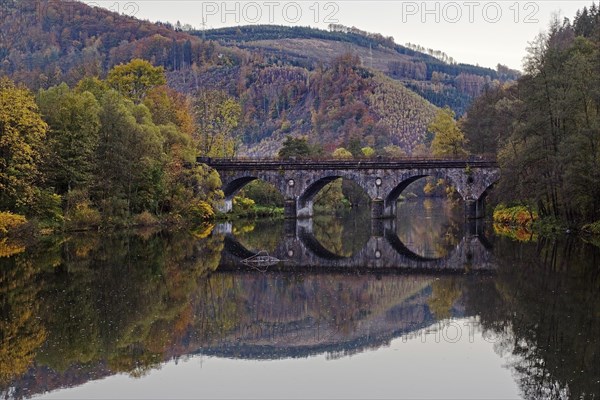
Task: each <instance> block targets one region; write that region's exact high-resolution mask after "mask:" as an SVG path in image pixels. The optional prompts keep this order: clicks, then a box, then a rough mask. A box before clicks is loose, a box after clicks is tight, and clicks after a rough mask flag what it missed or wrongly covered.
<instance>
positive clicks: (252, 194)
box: [240, 180, 283, 206]
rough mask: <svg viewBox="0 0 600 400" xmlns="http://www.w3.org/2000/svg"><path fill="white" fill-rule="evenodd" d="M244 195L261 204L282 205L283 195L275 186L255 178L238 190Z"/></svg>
mask: <svg viewBox="0 0 600 400" xmlns="http://www.w3.org/2000/svg"><path fill="white" fill-rule="evenodd" d="M240 194H241V195H242V196H244V197H248V198H250V199H252V200H254V201H255V202H256V204H258V205H261V206H282V205H283V195H282V194H281V193H280V192H279V190H277V188H275V187H274V186H273V185H270V184H268V183H266V182H263V181H261V180H255V181H252V182H250V183H249V184H248V185H246V186H244V188H243V189H242V190H241V191H240Z"/></svg>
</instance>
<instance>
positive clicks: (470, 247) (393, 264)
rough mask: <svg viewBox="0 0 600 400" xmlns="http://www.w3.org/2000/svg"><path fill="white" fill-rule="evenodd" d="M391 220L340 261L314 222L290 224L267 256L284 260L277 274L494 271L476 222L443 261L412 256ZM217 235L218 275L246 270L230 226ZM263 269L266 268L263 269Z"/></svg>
mask: <svg viewBox="0 0 600 400" xmlns="http://www.w3.org/2000/svg"><path fill="white" fill-rule="evenodd" d="M395 223H396V221H395V220H386V221H382V220H374V221H373V223H372V226H371V237H370V238H369V240H368V241H367V243H366V244H365V245H364V247H363V248H362V249H361V250H360V251H358V252H356V253H355V254H353V255H351V256H349V257H344V256H341V255H338V254H334V253H332V252H331V251H329V250H328V249H326V248H325V247H324V246H323V245H322V244H321V243H320V242H319V241H318V240H317V239H316V237H315V236H314V235H313V232H312V220H300V221H298V222H295V221H294V220H288V221H287V222H286V227H285V231H286V235H285V237H283V238H282V239H281V240H280V242H279V243H278V245H277V248H276V249H275V250H274V251H273V252H272V253H270V255H271V256H274V257H276V258H278V259H279V260H282V262H281V263H280V264H279V265H278V266H277V268H279V269H286V268H290V269H295V268H297V267H298V266H302V268H308V269H312V268H314V269H316V270H318V271H324V272H332V271H338V270H346V271H347V270H357V271H358V270H367V271H377V272H390V271H402V270H408V271H420V272H436V273H440V272H441V273H444V272H446V273H448V272H449V273H465V272H479V271H483V272H490V271H494V270H495V269H496V264H495V262H494V259H493V254H492V251H491V250H492V249H491V247H492V246H491V244H490V243H489V242H488V241H487V240H486V238H485V236H483V235H482V234H481V226H478V225H475V221H473V222H471V223H469V224H468V226H467V228H468V230H467V233H466V234H465V236H464V237H463V238H462V239H461V241H460V243H459V244H458V245H456V246H455V247H454V248H453V249H452V250H451V251H450V252H449V253H448V254H447V255H446V256H445V257H439V258H430V257H423V256H421V255H418V254H415V253H414V252H413V251H411V250H410V249H409V248H408V247H406V246H405V245H404V244H403V243H402V242H401V241H400V239H399V238H398V236H397V235H396V226H395ZM215 230H216V232H218V233H220V234H223V235H224V236H225V243H224V244H225V246H224V250H223V252H222V255H221V265H220V267H219V268H220V269H227V268H235V269H237V268H252V267H245V266H244V264H243V263H242V260H244V259H246V258H248V257H252V256H254V255H256V254H257V253H256V251H254V250H251V249H248V248H246V247H245V246H244V245H242V244H241V243H240V242H239V241H238V240H237V239H236V238H235V236H234V235H233V234H232V233H231V232H232V230H231V224H230V223H225V224H219V225H217V227H216V228H215ZM265 269H266V268H265Z"/></svg>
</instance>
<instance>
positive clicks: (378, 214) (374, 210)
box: [371, 199, 385, 219]
mask: <svg viewBox="0 0 600 400" xmlns="http://www.w3.org/2000/svg"><path fill="white" fill-rule="evenodd" d="M384 211H385V205H384V202H383V199H373V200H371V218H372V219H383V218H385V216H384Z"/></svg>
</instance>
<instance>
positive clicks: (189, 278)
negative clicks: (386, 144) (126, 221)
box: [0, 222, 600, 399]
mask: <svg viewBox="0 0 600 400" xmlns="http://www.w3.org/2000/svg"><path fill="white" fill-rule="evenodd" d="M360 224H361V223H360V222H359V223H358V225H357V226H356V227H351V226H350V225H348V227H347V228H344V229H347V231H348V232H351V231H352V229H356V230H357V231H361V230H364V227H362V226H361V225H360ZM261 229H262V228H261ZM263 239H264V238H263ZM263 239H260V240H263ZM252 240H254V239H252ZM256 240H257V241H256V243H257V245H260V243H261V242H260V240H259V239H256ZM266 240H271V239H269V238H267V239H266ZM261 246H262V245H261ZM222 247H223V241H222V237H220V236H218V235H213V236H211V237H209V238H206V239H195V238H194V237H190V236H189V235H187V234H168V233H162V232H145V233H144V234H141V235H139V234H138V235H135V234H134V235H113V236H109V237H104V238H101V237H100V236H99V235H83V234H80V235H76V236H74V237H70V238H66V239H64V240H63V239H54V240H49V241H48V242H46V243H40V244H39V245H38V246H37V248H32V249H29V250H28V251H27V252H21V253H19V254H16V255H13V256H12V257H10V258H3V259H0V264H1V269H0V295H1V296H2V297H1V303H0V306H1V308H0V311H1V314H0V317H1V320H0V339H1V340H2V348H1V350H0V366H1V369H0V380H1V381H0V388H1V387H7V385H10V383H9V381H13V385H16V387H17V388H26V387H28V385H29V388H32V387H33V386H35V385H38V386H39V387H41V388H45V389H43V390H47V388H48V387H60V386H68V385H73V384H78V383H83V382H84V381H86V380H89V379H94V378H98V377H101V376H104V375H106V374H112V373H116V372H120V371H123V372H127V373H130V374H132V375H134V376H139V375H143V374H144V373H145V372H146V371H148V369H149V368H153V367H155V366H156V365H158V364H159V363H162V362H164V361H165V360H167V359H170V358H171V357H177V356H180V355H184V354H188V353H190V352H194V351H197V349H201V348H202V349H207V348H213V349H217V348H218V349H220V351H230V355H231V356H233V357H242V356H246V357H254V358H261V357H262V358H268V357H293V356H306V355H307V354H316V353H323V352H326V353H328V354H330V356H331V357H338V356H340V355H344V354H353V353H354V352H359V351H364V350H365V349H369V348H374V347H378V346H381V345H383V344H385V343H388V342H389V340H391V339H393V338H394V337H396V336H397V335H399V334H401V333H402V332H409V331H411V330H414V329H419V328H423V327H426V326H428V324H431V323H433V322H435V321H436V320H440V319H447V318H452V317H456V316H464V315H467V316H478V318H479V320H480V321H481V324H482V326H483V328H484V329H485V330H486V331H487V332H490V333H493V336H492V337H494V338H496V339H497V340H496V344H495V348H496V350H497V352H498V353H499V354H504V355H508V356H507V357H508V359H509V365H510V367H511V368H513V370H514V371H515V373H516V376H517V378H518V380H519V384H520V386H521V388H522V391H523V394H524V396H525V397H527V398H532V399H534V398H536V399H537V398H560V397H571V398H594V396H596V397H598V393H600V387H599V383H598V376H600V370H599V368H600V367H599V366H600V348H599V346H600V344H599V341H598V337H600V296H599V294H600V270H599V269H598V267H597V266H598V265H599V261H600V255H599V253H598V250H597V249H595V250H594V249H593V248H592V247H589V246H588V247H585V246H582V245H580V244H578V243H576V242H566V243H559V242H547V243H540V244H539V245H538V246H536V245H531V244H515V243H513V242H507V241H498V242H497V243H496V250H495V252H496V254H497V256H498V257H499V269H498V273H497V275H496V276H484V277H479V276H469V277H465V276H440V277H434V276H416V275H387V276H384V277H377V276H373V275H363V276H361V275H356V274H345V275H341V274H306V273H298V274H286V273H267V274H259V273H251V272H244V273H240V272H238V273H227V272H218V271H216V272H215V271H214V270H215V268H216V267H217V265H218V264H219V260H220V252H221V250H222ZM252 349H260V350H259V353H256V352H252ZM269 351H271V352H272V353H268V352H269ZM311 352H312V353H311ZM31 366H33V367H35V369H34V370H31V371H30V373H27V372H26V370H27V369H28V368H30V367H31ZM19 376H22V378H18V377H19ZM14 379H17V381H15V380H14ZM50 380H53V381H52V382H53V383H52V384H50V383H48V382H50ZM15 382H17V383H15ZM53 385H54V386H53ZM36 387H37V386H36ZM23 390H24V389H23ZM24 395H29V394H27V393H26V392H18V391H17V392H16V393H15V397H20V396H24Z"/></svg>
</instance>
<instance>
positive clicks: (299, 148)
mask: <svg viewBox="0 0 600 400" xmlns="http://www.w3.org/2000/svg"><path fill="white" fill-rule="evenodd" d="M313 155H315V154H314V152H313V149H311V146H310V145H309V144H308V140H307V138H306V137H300V138H295V137H292V136H286V138H285V141H284V142H283V145H282V147H281V149H279V153H278V154H277V156H278V157H279V158H281V159H290V158H306V157H310V156H313Z"/></svg>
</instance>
